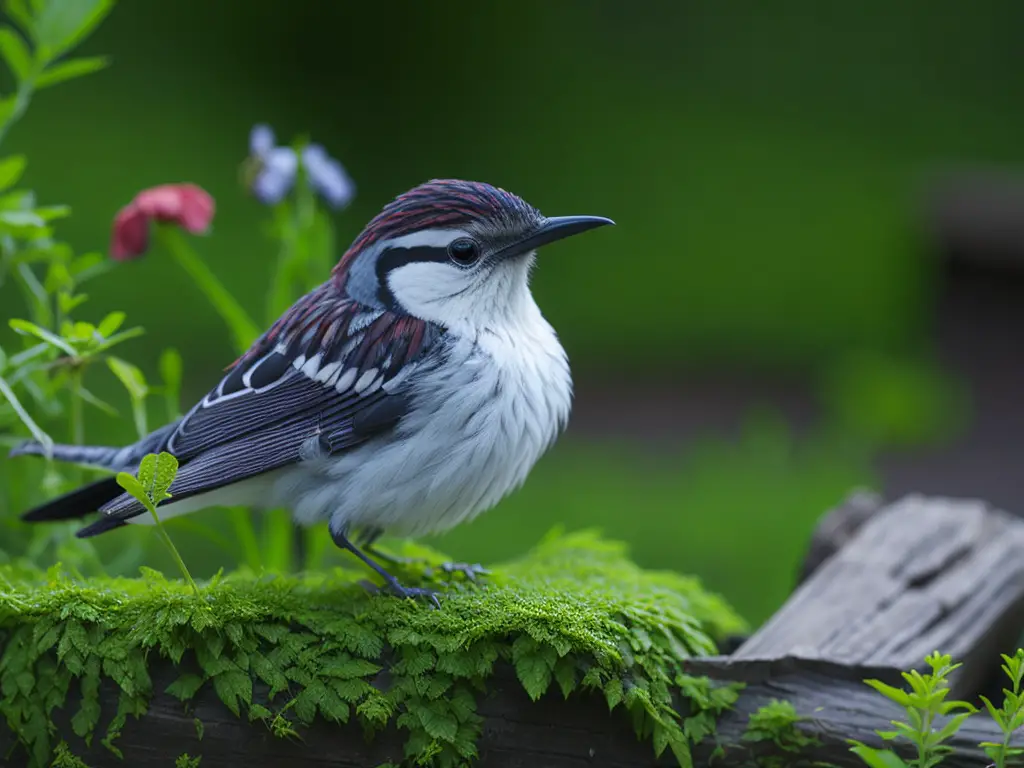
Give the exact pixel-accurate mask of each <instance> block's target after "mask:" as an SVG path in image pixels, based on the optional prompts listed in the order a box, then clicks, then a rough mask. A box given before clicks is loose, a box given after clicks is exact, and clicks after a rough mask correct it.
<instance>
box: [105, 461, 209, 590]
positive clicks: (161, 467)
mask: <svg viewBox="0 0 1024 768" xmlns="http://www.w3.org/2000/svg"><path fill="white" fill-rule="evenodd" d="M177 474H178V460H177V459H176V458H174V457H173V456H172V455H171V454H169V453H167V452H162V453H160V454H159V455H157V454H153V453H150V454H147V455H146V456H145V457H143V459H142V461H141V462H140V463H139V473H138V477H135V476H133V475H131V474H129V473H128V472H119V473H118V475H117V484H118V485H120V486H121V487H122V488H124V489H125V490H126V491H127V492H128V493H130V494H131V495H132V496H134V497H135V498H136V499H137V500H138V501H139V503H140V504H142V506H144V507H145V508H146V509H148V510H149V514H151V515H152V516H153V521H154V522H155V523H156V527H157V530H158V531H159V532H160V536H161V538H163V540H164V544H166V545H167V548H168V549H169V550H170V551H171V555H172V556H173V557H174V559H175V561H176V562H177V563H178V568H180V569H181V575H182V576H184V577H185V581H186V582H188V584H189V586H191V587H192V591H193V592H195V594H196V596H197V597H198V596H199V587H197V586H196V583H195V581H193V580H192V574H190V573H189V572H188V568H187V567H186V566H185V561H184V560H182V559H181V555H179V554H178V549H177V547H175V546H174V542H173V541H171V537H170V536H169V535H168V533H167V530H166V529H165V528H164V526H163V523H162V522H161V521H160V516H159V515H158V514H157V512H156V507H157V505H158V504H159V503H160V502H161V501H163V500H164V499H169V498H171V494H170V493H168V490H169V489H170V487H171V483H173V482H174V478H175V477H176V476H177Z"/></svg>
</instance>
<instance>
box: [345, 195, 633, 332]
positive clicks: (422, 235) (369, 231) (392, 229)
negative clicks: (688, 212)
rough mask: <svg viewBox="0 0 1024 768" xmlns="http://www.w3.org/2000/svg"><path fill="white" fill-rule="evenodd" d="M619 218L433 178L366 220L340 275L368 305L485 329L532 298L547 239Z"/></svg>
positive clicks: (348, 290)
mask: <svg viewBox="0 0 1024 768" xmlns="http://www.w3.org/2000/svg"><path fill="white" fill-rule="evenodd" d="M612 223H613V222H612V221H611V220H609V219H605V218H601V217H598V216H559V217H555V218H547V217H545V216H544V215H542V214H541V213H540V211H538V210H537V209H536V208H534V207H533V206H531V205H529V204H528V203H526V202H525V201H524V200H522V199H521V198H519V197H517V196H516V195H513V194H511V193H509V192H506V191H505V190H503V189H499V188H497V187H493V186H491V185H490V184H483V183H480V182H472V181H458V180H451V179H443V180H434V181H428V182H426V183H425V184H421V185H420V186H418V187H415V188H413V189H411V190H409V191H408V192H405V193H404V194H401V195H399V196H398V197H396V198H395V199H394V200H392V201H391V202H390V203H388V204H387V205H386V206H385V207H384V209H383V210H382V211H381V212H380V213H379V214H377V216H376V217H374V219H373V220H372V221H371V222H370V223H369V224H367V226H366V228H365V229H364V230H363V231H362V233H361V234H360V235H359V236H358V237H357V238H356V240H355V242H353V243H352V246H351V247H350V248H349V249H348V251H346V253H345V255H344V256H342V258H341V260H340V261H339V263H338V265H337V267H335V269H334V279H335V281H336V283H337V284H338V285H339V287H341V289H342V290H343V291H345V292H346V293H347V295H348V296H350V297H351V298H353V299H355V300H356V301H359V302H361V303H363V304H367V305H369V306H376V307H380V308H383V309H388V310H391V311H394V312H400V313H403V314H408V315H412V316H414V317H417V318H420V319H421V320H428V321H430V322H434V323H438V324H439V325H443V326H445V327H449V328H454V327H462V328H468V329H470V330H472V329H474V328H476V329H479V328H481V327H486V326H487V325H488V324H491V323H501V322H502V321H503V320H505V319H510V318H513V317H514V315H515V314H516V313H517V312H519V311H522V310H523V309H524V308H525V307H527V306H528V305H529V303H530V302H531V299H530V294H529V287H528V281H529V273H530V268H531V266H532V265H533V261H534V257H535V254H536V250H537V249H538V248H539V247H540V246H542V245H546V244H548V243H551V242H554V241H555V240H561V239H562V238H564V237H568V236H570V235H575V234H578V233H580V232H585V231H586V230H588V229H593V228H594V227H600V226H603V225H605V224H612Z"/></svg>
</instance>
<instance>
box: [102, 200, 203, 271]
mask: <svg viewBox="0 0 1024 768" xmlns="http://www.w3.org/2000/svg"><path fill="white" fill-rule="evenodd" d="M213 213H214V202H213V198H212V197H210V195H209V194H208V193H207V192H206V190H204V189H202V188H200V187H197V186H196V185H195V184H162V185H161V186H159V187H151V188H150V189H144V190H142V191H141V192H139V194H137V195H136V196H135V199H134V200H132V201H131V202H130V203H128V205H126V206H125V207H124V208H122V209H121V210H120V211H118V214H117V216H116V217H115V218H114V227H113V232H112V233H111V237H110V257H111V258H112V259H115V260H117V261H130V260H131V259H135V258H138V257H139V256H141V255H142V254H144V253H145V252H146V249H147V248H148V247H149V222H150V221H159V222H169V223H172V224H177V225H178V226H179V227H181V228H182V229H184V230H185V231H186V232H191V233H192V234H194V235H199V234H202V233H204V232H206V231H207V230H208V229H209V228H210V222H211V221H213Z"/></svg>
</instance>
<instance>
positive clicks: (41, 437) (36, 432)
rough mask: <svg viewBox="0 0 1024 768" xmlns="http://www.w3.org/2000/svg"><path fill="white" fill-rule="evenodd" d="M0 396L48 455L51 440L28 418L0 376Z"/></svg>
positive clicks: (51, 443) (26, 412)
mask: <svg viewBox="0 0 1024 768" xmlns="http://www.w3.org/2000/svg"><path fill="white" fill-rule="evenodd" d="M0 395H3V397H4V399H5V400H7V402H8V403H10V406H11V408H13V409H14V412H15V413H16V414H18V418H19V419H21V423H22V424H24V425H25V426H26V427H28V431H29V432H31V433H32V436H33V437H34V438H35V439H36V440H38V441H39V443H40V444H41V445H42V446H43V448H44V449H45V450H46V452H47V454H49V452H50V450H51V449H52V448H53V440H51V439H50V436H49V435H48V434H46V432H44V431H43V429H42V427H40V426H39V425H38V424H36V422H35V421H34V420H33V419H32V416H30V415H29V412H28V411H26V410H25V406H23V405H22V404H21V401H20V400H18V396H17V395H15V394H14V390H13V389H11V386H10V385H9V384H8V383H7V380H6V379H5V378H4V377H3V376H0Z"/></svg>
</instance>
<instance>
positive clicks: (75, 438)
mask: <svg viewBox="0 0 1024 768" xmlns="http://www.w3.org/2000/svg"><path fill="white" fill-rule="evenodd" d="M81 391H82V369H81V368H78V367H77V366H74V365H73V367H72V368H71V442H72V444H73V445H84V444H85V420H84V419H83V415H82V394H81Z"/></svg>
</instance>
